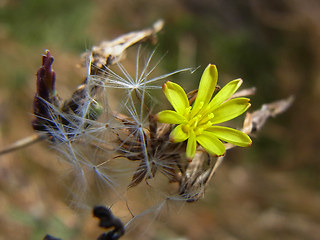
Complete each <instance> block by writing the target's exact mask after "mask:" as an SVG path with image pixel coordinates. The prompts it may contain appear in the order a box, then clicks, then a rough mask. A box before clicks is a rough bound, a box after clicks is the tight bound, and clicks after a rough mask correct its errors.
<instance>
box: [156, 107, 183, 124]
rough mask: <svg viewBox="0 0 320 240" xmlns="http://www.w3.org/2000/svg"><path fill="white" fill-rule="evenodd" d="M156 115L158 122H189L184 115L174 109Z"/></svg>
mask: <svg viewBox="0 0 320 240" xmlns="http://www.w3.org/2000/svg"><path fill="white" fill-rule="evenodd" d="M155 117H156V120H157V121H158V122H162V123H171V124H181V123H187V122H188V121H187V119H186V118H185V117H184V116H182V115H181V114H179V113H177V112H176V111H172V110H164V111H161V112H159V113H158V114H157V115H156V116H155Z"/></svg>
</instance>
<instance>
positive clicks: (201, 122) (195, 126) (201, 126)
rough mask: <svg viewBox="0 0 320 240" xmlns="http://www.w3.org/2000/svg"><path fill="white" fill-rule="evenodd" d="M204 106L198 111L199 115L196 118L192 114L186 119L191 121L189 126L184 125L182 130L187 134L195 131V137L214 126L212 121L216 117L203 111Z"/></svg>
mask: <svg viewBox="0 0 320 240" xmlns="http://www.w3.org/2000/svg"><path fill="white" fill-rule="evenodd" d="M202 107H203V105H202V106H201V107H200V108H199V110H197V111H196V112H197V114H196V115H195V116H193V115H194V114H193V115H191V114H187V116H186V118H187V119H188V120H189V122H188V123H187V124H184V125H182V130H183V131H184V132H185V133H188V132H190V131H193V132H194V133H195V135H196V136H197V135H200V134H201V133H202V132H203V131H204V130H206V129H207V128H208V127H211V126H212V122H211V119H212V118H213V117H214V114H213V113H208V112H207V111H203V110H204V109H201V108H202Z"/></svg>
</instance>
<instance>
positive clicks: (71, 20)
mask: <svg viewBox="0 0 320 240" xmlns="http://www.w3.org/2000/svg"><path fill="white" fill-rule="evenodd" d="M319 13H320V2H319V1H317V0H306V1H299V0H291V1H289V0H269V1H265V0H243V1H236V0H173V1H172V0H161V1H160V0H156V1H147V0H138V1H132V0H131V1H124V0H105V1H103V0H95V1H85V0H77V1H76V0H68V1H64V0H55V1H50V0H42V1H38V0H0V66H1V68H0V69H1V70H0V147H1V148H2V147H4V146H6V145H8V144H9V143H11V142H13V141H15V140H17V139H20V138H23V137H25V136H28V135H30V134H32V133H33V131H32V129H31V124H30V122H31V119H32V115H31V112H32V98H33V96H34V92H35V73H36V71H37V69H38V67H39V66H40V63H41V55H42V54H43V53H44V50H45V49H50V50H51V53H52V54H53V56H54V57H55V63H54V69H55V71H56V74H57V81H58V82H57V85H58V86H57V89H58V91H59V93H60V95H61V96H62V97H68V96H69V95H68V94H70V93H71V92H72V90H73V89H74V88H75V87H76V86H77V85H78V84H79V83H80V81H81V76H83V75H81V73H84V72H81V71H79V69H78V68H76V65H77V64H78V63H79V59H80V58H79V57H80V54H81V53H83V52H84V51H85V50H87V49H90V48H91V47H92V45H93V44H98V43H100V41H102V40H108V39H109V40H110V39H112V38H114V37H117V36H119V35H121V34H123V33H126V32H129V31H133V30H139V29H142V28H145V27H148V26H151V25H152V23H153V22H155V21H156V20H157V19H159V18H162V19H164V20H165V27H164V30H163V31H162V32H161V33H160V34H159V41H158V48H157V53H160V54H164V53H167V55H166V57H165V58H164V60H163V61H162V63H161V64H160V68H161V72H163V73H166V72H168V71H172V70H175V69H177V68H183V67H190V66H191V67H194V66H201V67H202V69H203V68H204V67H205V66H206V65H207V64H208V63H214V64H216V65H217V66H218V70H219V79H220V80H219V81H220V83H221V85H224V84H225V83H226V82H227V81H230V80H232V79H234V78H238V77H241V78H243V79H244V81H245V83H244V87H251V86H256V87H257V94H256V95H255V96H253V97H252V100H251V102H252V103H253V104H252V108H251V109H250V110H251V111H253V110H254V109H258V108H260V106H261V104H263V103H268V102H272V101H275V100H278V99H281V98H287V97H288V96H290V95H294V96H295V102H294V104H293V105H292V107H291V108H290V109H289V110H288V111H287V112H285V113H284V114H282V115H280V116H279V117H277V118H276V119H270V120H269V121H268V122H267V124H266V125H265V126H264V128H263V129H262V131H261V132H259V133H258V134H257V135H256V136H255V137H254V139H253V141H254V144H253V146H252V147H251V148H249V149H236V150H232V151H231V152H230V153H229V154H228V156H227V157H226V161H225V162H224V164H223V166H222V167H221V168H220V169H219V171H218V174H217V175H216V176H215V178H214V181H213V182H212V184H211V188H210V189H208V191H207V195H206V197H205V199H204V200H202V201H200V202H198V203H193V204H187V205H186V206H185V207H184V208H183V210H182V211H180V212H179V214H178V215H174V216H172V217H171V218H168V219H167V220H166V221H165V222H157V223H155V224H154V227H153V228H152V229H150V231H148V234H147V235H145V237H144V239H230V240H231V239H262V240H263V239H290V240H292V239H293V240H294V239H307V240H308V239H310V240H311V239H318V238H317V237H318V236H320V228H319V225H320V191H319V190H320V184H319V183H320V181H319V180H320V177H319V170H320V162H319V156H320V111H319V110H320V106H319V101H320V44H319V43H320V15H319ZM129 68H130V66H129ZM132 69H134V64H133V65H132ZM201 72H202V71H197V72H196V73H195V74H196V77H195V78H194V79H199V78H198V77H197V76H200V74H201ZM197 74H198V75H197ZM188 84H190V85H189V86H190V89H192V85H193V87H195V86H196V84H197V82H195V83H188ZM61 168H62V166H61V164H59V162H58V161H57V160H56V156H55V154H54V152H52V151H50V150H49V149H48V148H47V147H46V144H37V145H34V146H31V147H28V148H26V149H23V150H20V151H17V152H15V153H11V154H8V155H6V156H2V157H0V213H1V214H0V239H42V237H43V236H44V235H45V234H46V233H49V234H52V235H55V236H57V237H60V238H63V239H95V238H96V237H97V236H98V235H99V234H100V233H101V230H100V229H98V228H97V227H96V224H97V222H96V220H94V219H92V217H91V215H90V214H81V215H80V216H79V214H78V213H77V212H75V211H73V210H71V209H70V208H68V203H67V202H68V201H67V199H66V198H67V197H66V195H67V192H68V190H67V188H66V187H65V186H64V183H63V180H60V179H61V176H62V175H63V174H62V173H61V172H62V171H61V170H62V169H61ZM137 231H139V229H138V230H137ZM134 236H135V235H134V234H133V235H131V237H132V238H129V237H128V238H127V239H134ZM124 239H126V238H124Z"/></svg>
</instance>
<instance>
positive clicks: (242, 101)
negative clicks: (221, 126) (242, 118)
mask: <svg viewBox="0 0 320 240" xmlns="http://www.w3.org/2000/svg"><path fill="white" fill-rule="evenodd" d="M249 101H250V99H249V98H234V99H231V100H229V101H227V102H225V103H223V104H222V105H220V106H219V107H218V108H217V109H215V110H214V111H213V112H212V113H213V114H214V118H213V119H212V120H211V123H212V124H217V123H222V122H226V121H229V120H231V119H233V118H236V117H238V116H239V115H241V114H242V113H244V112H245V111H246V110H247V109H248V108H249V107H250V103H249Z"/></svg>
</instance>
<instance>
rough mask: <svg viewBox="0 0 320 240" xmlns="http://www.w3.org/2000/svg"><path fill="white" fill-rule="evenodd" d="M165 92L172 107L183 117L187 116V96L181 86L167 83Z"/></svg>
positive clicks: (164, 87) (164, 86)
mask: <svg viewBox="0 0 320 240" xmlns="http://www.w3.org/2000/svg"><path fill="white" fill-rule="evenodd" d="M162 89H163V92H164V94H165V95H166V97H167V99H168V100H169V102H170V103H171V105H172V107H173V108H174V109H175V110H176V111H177V112H178V113H179V114H181V115H185V113H186V111H187V109H188V108H189V106H190V105H189V101H188V97H187V94H186V93H185V91H184V90H183V88H182V87H180V85H178V84H176V83H173V82H170V81H168V82H166V83H165V84H164V85H163V87H162Z"/></svg>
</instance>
